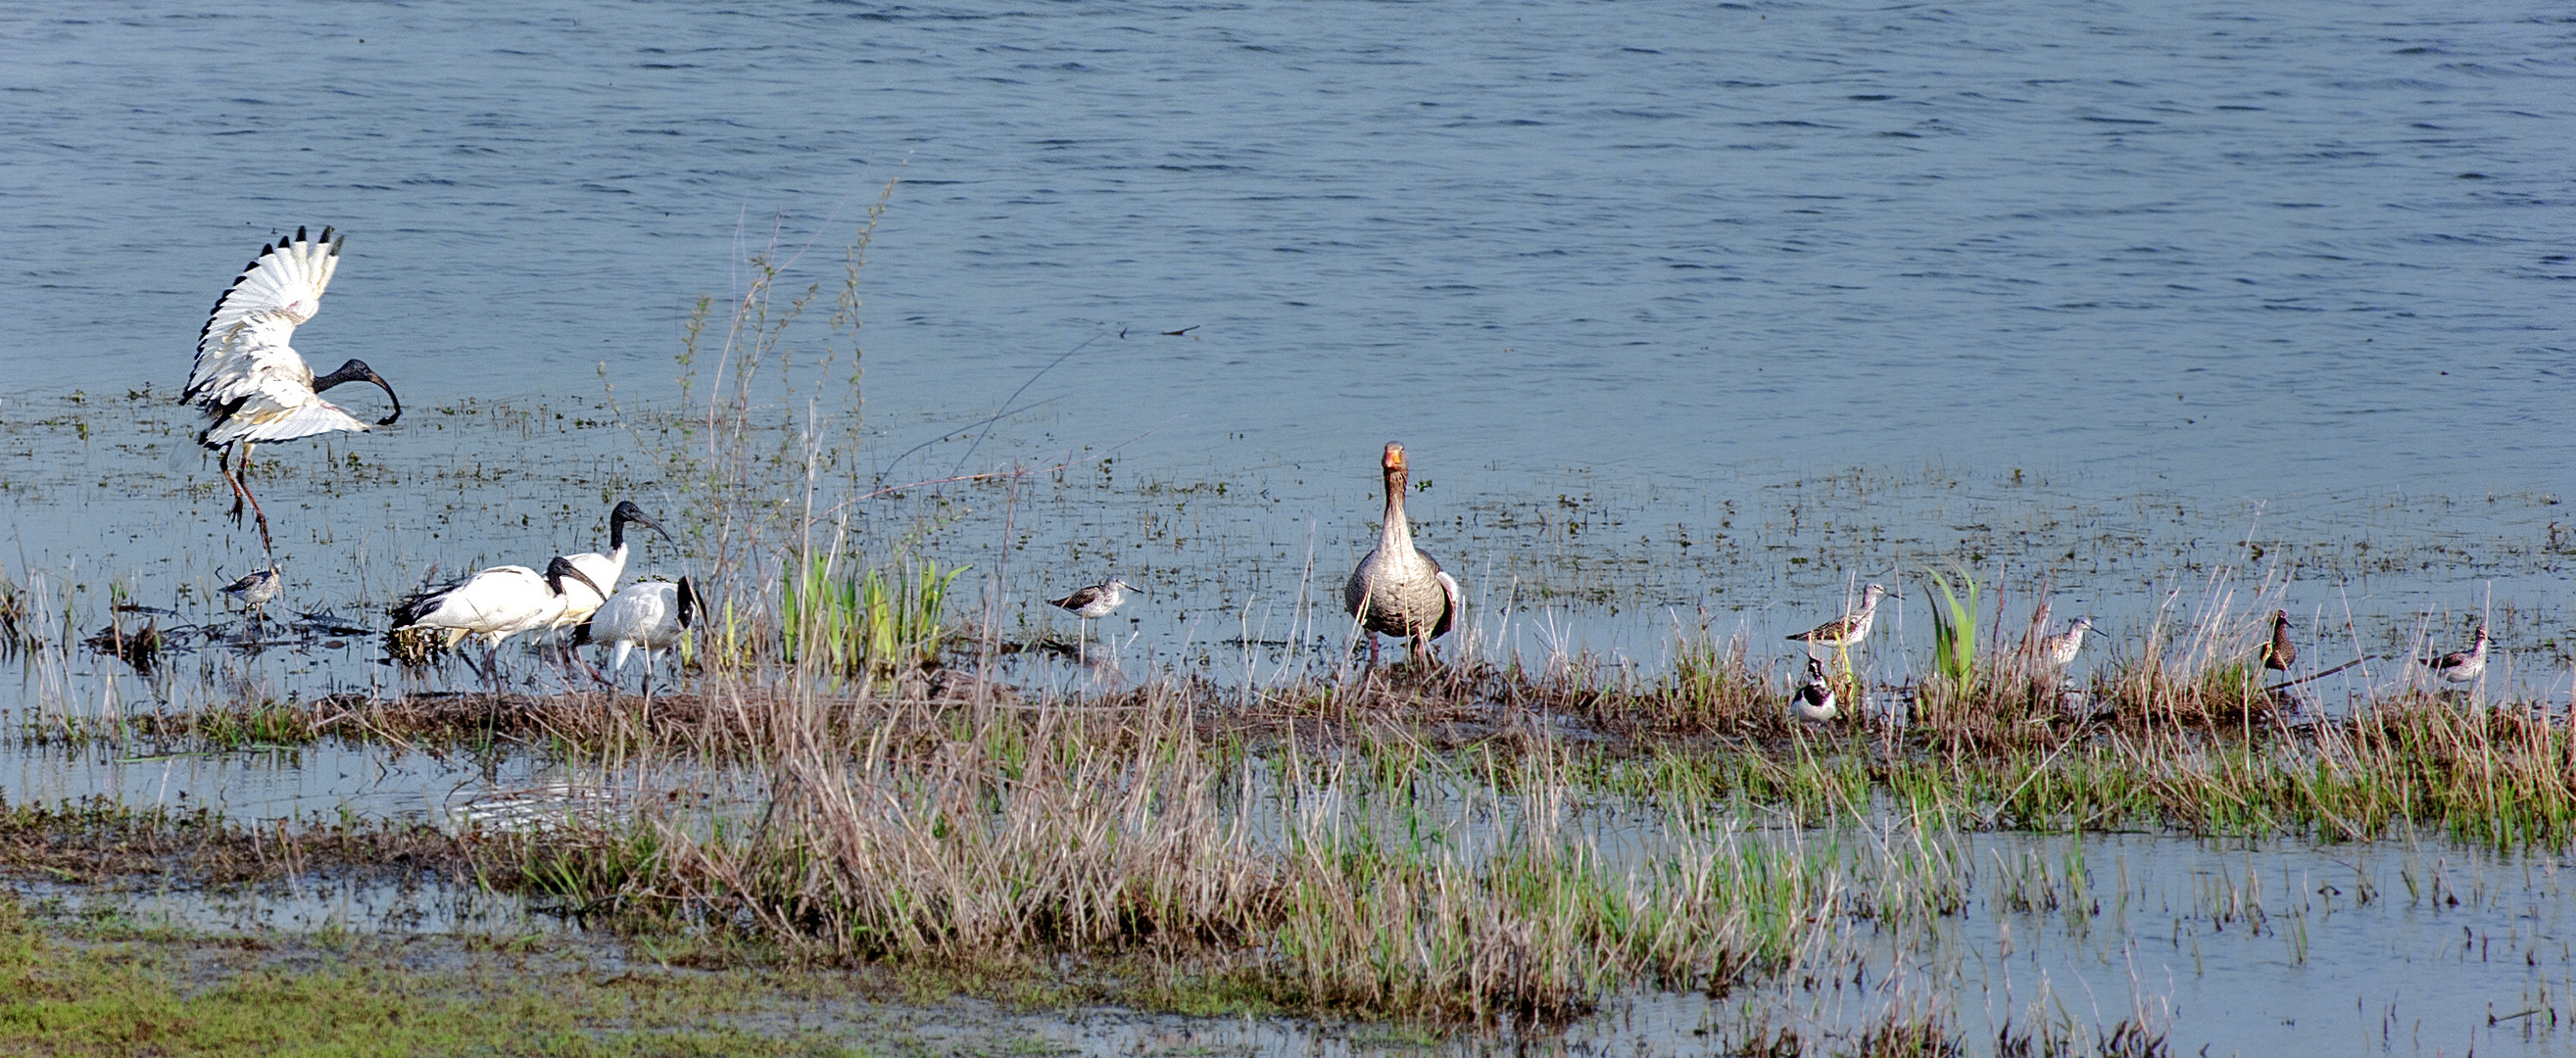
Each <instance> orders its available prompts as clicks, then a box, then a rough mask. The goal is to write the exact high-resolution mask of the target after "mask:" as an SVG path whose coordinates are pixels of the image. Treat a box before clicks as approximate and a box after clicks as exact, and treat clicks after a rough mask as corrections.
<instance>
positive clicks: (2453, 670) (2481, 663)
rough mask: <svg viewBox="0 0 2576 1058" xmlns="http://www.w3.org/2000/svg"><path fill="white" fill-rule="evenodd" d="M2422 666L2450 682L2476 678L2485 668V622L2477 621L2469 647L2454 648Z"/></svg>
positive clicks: (2464, 681)
mask: <svg viewBox="0 0 2576 1058" xmlns="http://www.w3.org/2000/svg"><path fill="white" fill-rule="evenodd" d="M2424 667H2425V668H2427V669H2430V670H2432V673H2433V675H2436V676H2439V677H2441V678H2442V679H2444V680H2446V681H2448V682H2451V683H2467V682H2469V681H2470V680H2474V679H2477V678H2478V676H2479V674H2481V673H2484V672H2485V671H2486V670H2487V624H2486V622H2484V621H2480V622H2478V634H2477V635H2476V637H2474V638H2473V639H2472V640H2471V642H2470V643H2469V649H2467V650H2454V651H2452V652H2450V653H2448V654H2444V655H2442V656H2441V657H2438V658H2435V659H2433V660H2431V661H2428V662H2425V663H2424Z"/></svg>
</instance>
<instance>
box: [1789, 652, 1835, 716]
mask: <svg viewBox="0 0 2576 1058" xmlns="http://www.w3.org/2000/svg"><path fill="white" fill-rule="evenodd" d="M1789 701H1790V704H1791V705H1793V706H1795V707H1796V708H1797V711H1798V719H1800V720H1805V721H1808V722H1811V723H1818V724H1821V723H1824V722H1825V721H1827V720H1831V719H1833V718H1834V714H1835V713H1837V712H1840V711H1841V710H1840V706H1839V704H1838V703H1836V702H1835V701H1834V685H1833V682H1832V681H1830V680H1827V679H1826V678H1825V663H1824V661H1823V660H1822V659H1820V658H1818V657H1816V656H1815V655H1813V654H1809V655H1807V682H1806V683H1805V684H1802V685H1800V686H1799V688H1798V694H1797V697H1795V698H1792V699H1790V700H1789Z"/></svg>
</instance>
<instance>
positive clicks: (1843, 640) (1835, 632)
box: [1788, 582, 1903, 680]
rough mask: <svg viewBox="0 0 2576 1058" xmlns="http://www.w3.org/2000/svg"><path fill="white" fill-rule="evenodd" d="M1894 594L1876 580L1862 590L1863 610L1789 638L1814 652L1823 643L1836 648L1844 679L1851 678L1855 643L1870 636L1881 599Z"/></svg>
mask: <svg viewBox="0 0 2576 1058" xmlns="http://www.w3.org/2000/svg"><path fill="white" fill-rule="evenodd" d="M1891 595H1896V592H1895V591H1894V590H1893V589H1890V588H1889V587H1887V586H1886V585H1884V584H1878V583H1875V582H1873V583H1871V584H1870V585H1869V586H1868V587H1866V588H1862V589H1861V592H1860V609H1858V610H1854V611H1852V612H1850V613H1847V614H1844V615H1842V616H1840V617H1837V618H1834V619H1833V620H1831V621H1827V622H1825V623H1823V624H1820V625H1817V626H1816V627H1814V628H1810V629H1808V630H1806V631H1804V632H1800V633H1798V634H1797V635H1794V636H1790V637H1788V638H1789V639H1790V640H1791V641H1793V642H1794V641H1803V642H1805V643H1806V644H1807V649H1808V650H1810V651H1812V650H1814V649H1815V648H1817V647H1819V646H1828V647H1832V648H1834V650H1835V651H1836V652H1837V653H1836V656H1837V657H1839V658H1840V659H1841V660H1842V667H1843V678H1844V679H1847V680H1848V679H1850V678H1851V646H1852V644H1854V643H1858V642H1860V641H1861V640H1864V639H1867V638H1869V626H1870V622H1871V621H1873V620H1875V619H1877V617H1878V601H1879V600H1880V599H1883V598H1886V597H1888V596H1891ZM1897 597H1898V598H1903V596H1897Z"/></svg>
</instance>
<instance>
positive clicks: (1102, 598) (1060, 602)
mask: <svg viewBox="0 0 2576 1058" xmlns="http://www.w3.org/2000/svg"><path fill="white" fill-rule="evenodd" d="M1131 591H1132V592H1136V593H1137V594H1139V595H1142V594H1144V592H1142V591H1140V590H1138V589H1137V587H1136V586H1135V585H1133V584H1129V583H1127V582H1126V581H1123V580H1120V579H1118V578H1116V577H1111V578H1109V579H1108V580H1105V581H1102V582H1100V583H1098V584H1094V585H1092V586H1090V587H1088V588H1078V589H1075V591H1074V593H1073V594H1071V595H1067V596H1065V597H1064V598H1061V599H1049V600H1047V605H1049V606H1055V607H1060V608H1062V609H1065V610H1068V611H1070V612H1072V614H1073V615H1074V616H1075V617H1079V618H1082V619H1083V620H1084V621H1086V622H1087V621H1090V620H1092V619H1093V618H1098V617H1107V616H1109V615H1110V614H1112V613H1115V612H1116V611H1117V609H1118V608H1119V607H1120V606H1123V605H1125V604H1126V602H1127V593H1128V592H1131ZM1088 627H1089V626H1088V625H1086V626H1085V633H1087V631H1088ZM1090 644H1091V637H1090V636H1089V635H1088V634H1081V633H1078V634H1077V635H1076V637H1075V639H1074V644H1073V651H1074V659H1075V660H1076V661H1079V662H1082V663H1083V664H1086V665H1087V664H1090V662H1091V646H1090Z"/></svg>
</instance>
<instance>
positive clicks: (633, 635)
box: [573, 577, 707, 694]
mask: <svg viewBox="0 0 2576 1058" xmlns="http://www.w3.org/2000/svg"><path fill="white" fill-rule="evenodd" d="M706 606H707V604H706V600H705V599H703V598H701V597H699V595H698V589H697V585H695V584H693V583H691V582H690V580H689V578H687V577H682V578H680V580H679V583H677V584H674V583H672V582H670V581H667V580H650V581H644V582H642V583H638V584H629V585H627V586H625V587H623V588H620V589H618V590H617V594H615V595H612V596H609V598H608V601H607V602H605V603H602V604H600V607H599V610H598V612H596V613H593V614H591V615H590V620H589V621H588V622H585V623H584V624H583V625H582V626H581V630H580V631H579V632H578V633H577V634H575V636H574V639H573V641H574V642H575V643H583V642H590V643H599V644H602V645H605V646H608V647H611V648H613V649H612V650H611V652H610V657H609V662H608V668H609V671H611V672H618V671H623V670H624V669H625V668H626V657H627V655H628V654H629V653H631V652H633V651H634V650H635V649H636V648H638V647H641V648H643V650H644V693H646V694H651V693H653V656H654V655H655V654H657V653H659V652H661V651H663V650H667V649H670V648H671V647H675V646H678V645H679V643H680V637H681V636H682V635H683V634H685V633H687V632H688V630H689V629H691V628H695V627H697V623H698V615H699V614H701V613H705V612H706Z"/></svg>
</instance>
